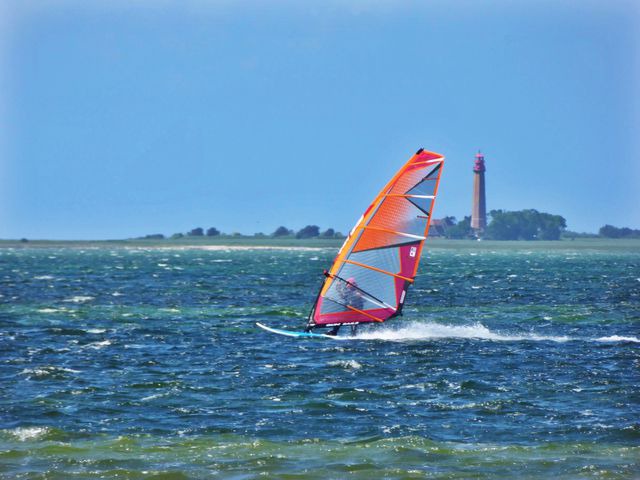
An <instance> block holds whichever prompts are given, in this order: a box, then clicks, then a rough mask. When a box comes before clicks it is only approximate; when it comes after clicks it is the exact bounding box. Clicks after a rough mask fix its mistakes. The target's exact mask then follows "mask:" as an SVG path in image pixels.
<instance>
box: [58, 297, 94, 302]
mask: <svg viewBox="0 0 640 480" xmlns="http://www.w3.org/2000/svg"><path fill="white" fill-rule="evenodd" d="M91 300H93V297H90V296H89V295H76V296H74V297H71V298H65V299H64V300H63V301H64V302H68V303H85V302H90V301H91Z"/></svg>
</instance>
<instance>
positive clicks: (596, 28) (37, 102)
mask: <svg viewBox="0 0 640 480" xmlns="http://www.w3.org/2000/svg"><path fill="white" fill-rule="evenodd" d="M25 3H28V5H24V4H25ZM86 3H89V2H84V1H82V2H81V1H69V0H66V1H65V0H61V1H58V2H49V1H43V2H21V1H17V0H16V1H14V0H9V1H8V2H7V1H5V2H3V4H2V6H1V7H0V32H2V33H0V62H1V65H0V88H1V97H0V147H1V155H0V162H1V163H0V179H1V180H0V238H17V237H28V238H55V239H61V238H79V239H91V238H96V239H101V238H122V237H131V236H138V235H143V234H147V233H155V232H161V233H165V234H172V233H174V232H180V231H182V232H184V231H186V230H188V229H190V228H193V227H195V226H202V227H205V228H206V227H209V226H216V227H217V228H218V229H220V230H223V231H225V232H234V231H240V232H243V233H254V232H259V231H262V232H266V233H270V232H272V231H273V230H274V229H275V228H276V227H277V226H279V225H285V226H287V227H289V228H295V229H298V228H300V227H302V226H304V225H306V224H309V223H312V224H318V225H320V226H321V227H322V228H326V227H334V228H336V229H337V230H341V231H343V232H344V231H347V230H348V229H349V228H351V226H352V224H353V223H354V222H355V220H356V219H357V218H358V217H359V216H360V214H361V213H362V212H363V211H364V209H365V208H366V206H367V205H368V204H369V202H370V201H371V199H372V198H373V196H374V195H375V194H376V193H377V191H378V190H379V189H380V187H381V186H382V185H383V184H384V183H385V182H386V181H387V180H388V178H389V177H390V176H391V175H392V174H393V173H394V172H395V171H396V170H397V168H398V167H399V166H400V165H402V164H403V162H405V161H406V159H407V158H408V157H409V156H410V155H411V154H412V153H413V152H414V151H415V150H417V149H418V148H419V147H425V148H427V149H430V150H434V151H437V152H440V153H442V154H444V155H445V156H446V157H447V163H446V166H445V170H444V173H443V177H442V183H441V188H440V197H439V199H438V202H437V204H436V216H438V217H441V216H444V215H454V216H456V217H458V218H462V217H463V216H464V215H468V214H469V213H470V210H471V187H472V172H471V169H472V164H473V155H474V154H475V153H476V151H477V149H478V148H480V149H482V150H483V152H484V153H485V154H486V160H487V203H488V208H489V209H493V208H502V209H510V210H513V209H522V208H537V209H539V210H542V211H547V212H551V213H556V214H561V215H563V216H565V218H566V219H567V221H568V224H569V228H570V229H573V230H578V231H596V230H597V229H598V228H599V227H600V226H602V225H603V224H604V223H611V224H614V225H617V226H630V227H634V228H640V200H639V199H640V194H639V190H640V141H639V138H640V101H639V98H640V95H639V91H638V90H639V88H640V6H639V4H638V3H637V2H634V1H623V0H620V1H589V0H584V1H583V0H581V1H577V0H576V1H558V0H555V1H530V2H529V1H519V2H506V1H505V2H476V1H442V2H403V1H400V2H392V1H373V2H367V1H357V2H356V1H353V2H349V1H333V2H332V1H328V2H312V1H303V2H278V1H274V2H239V3H237V4H236V2H231V1H228V2H227V1H225V2H201V1H186V2H168V1H164V2H163V1H159V2H152V1H151V0H149V1H137V2H124V1H112V2H107V1H104V2H93V4H92V5H91V6H87V5H85V4H86Z"/></svg>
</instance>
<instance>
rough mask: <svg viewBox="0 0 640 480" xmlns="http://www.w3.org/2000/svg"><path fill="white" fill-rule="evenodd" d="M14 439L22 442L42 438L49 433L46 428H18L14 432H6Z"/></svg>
mask: <svg viewBox="0 0 640 480" xmlns="http://www.w3.org/2000/svg"><path fill="white" fill-rule="evenodd" d="M5 432H7V433H8V434H9V435H11V436H12V437H15V438H17V439H18V440H20V441H21V442H25V441H27V440H33V439H36V438H40V437H42V436H44V435H45V434H46V433H47V428H46V427H18V428H14V429H13V430H5Z"/></svg>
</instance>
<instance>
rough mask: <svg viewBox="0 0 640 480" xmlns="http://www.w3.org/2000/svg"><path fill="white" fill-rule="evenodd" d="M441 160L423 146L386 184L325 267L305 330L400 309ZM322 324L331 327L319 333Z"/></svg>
mask: <svg viewBox="0 0 640 480" xmlns="http://www.w3.org/2000/svg"><path fill="white" fill-rule="evenodd" d="M443 164H444V157H443V156H442V155H440V154H438V153H434V152H429V151H426V150H424V149H420V150H418V151H417V152H416V153H415V154H414V155H413V156H412V157H411V158H410V159H409V160H408V161H407V163H405V164H404V166H402V168H400V170H399V171H398V172H397V173H396V174H395V175H394V176H393V177H392V178H391V180H389V182H388V183H387V184H386V185H385V186H384V187H383V188H382V190H381V191H380V193H378V195H377V196H376V197H375V199H374V200H373V202H372V203H371V204H370V205H369V207H368V208H367V209H366V210H365V212H364V214H363V215H362V216H361V217H360V219H359V220H358V221H357V223H356V225H355V226H354V227H353V229H352V230H351V232H350V233H349V235H348V236H347V238H346V239H345V242H344V244H343V245H342V247H341V248H340V250H339V251H338V254H337V256H336V258H335V260H334V262H333V264H332V265H331V268H330V269H329V270H325V271H324V279H323V282H322V286H321V288H320V291H319V293H318V295H317V297H316V300H315V302H314V304H313V307H312V308H311V312H310V313H309V317H308V321H307V325H306V327H305V329H304V332H301V333H307V334H311V335H314V336H315V335H317V336H318V337H320V338H326V337H331V336H334V335H336V334H337V332H338V330H339V329H340V328H341V327H343V326H350V327H352V331H353V330H354V329H355V327H356V326H357V325H360V324H372V323H383V322H385V321H387V320H389V319H391V318H394V317H397V316H398V315H400V314H401V313H402V307H403V305H404V303H405V301H406V299H407V291H408V289H409V287H410V286H411V285H412V284H413V283H414V280H415V277H416V274H417V271H418V266H419V263H420V257H421V256H422V249H423V246H424V242H425V240H426V239H427V237H428V235H429V226H430V224H431V216H432V212H433V206H434V203H435V199H436V195H437V193H438V185H439V183H440V176H441V174H442V167H443ZM260 327H261V328H264V329H265V330H270V331H271V330H277V329H269V328H268V327H264V326H263V325H260ZM318 329H330V330H329V332H328V334H320V333H315V332H316V331H317V330H318ZM283 332H287V331H286V330H279V331H278V332H274V333H280V334H285V333H283ZM288 333H290V334H294V333H295V332H290V331H289V332H288ZM295 336H300V335H295ZM309 338H312V337H309Z"/></svg>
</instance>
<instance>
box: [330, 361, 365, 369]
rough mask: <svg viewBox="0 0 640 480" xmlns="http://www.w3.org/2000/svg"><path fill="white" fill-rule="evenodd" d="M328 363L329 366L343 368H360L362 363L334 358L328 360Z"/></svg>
mask: <svg viewBox="0 0 640 480" xmlns="http://www.w3.org/2000/svg"><path fill="white" fill-rule="evenodd" d="M328 365H329V366H330V367H340V368H344V369H345V370H360V369H361V368H362V365H361V364H360V363H358V362H356V361H355V360H334V361H332V362H329V363H328Z"/></svg>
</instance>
